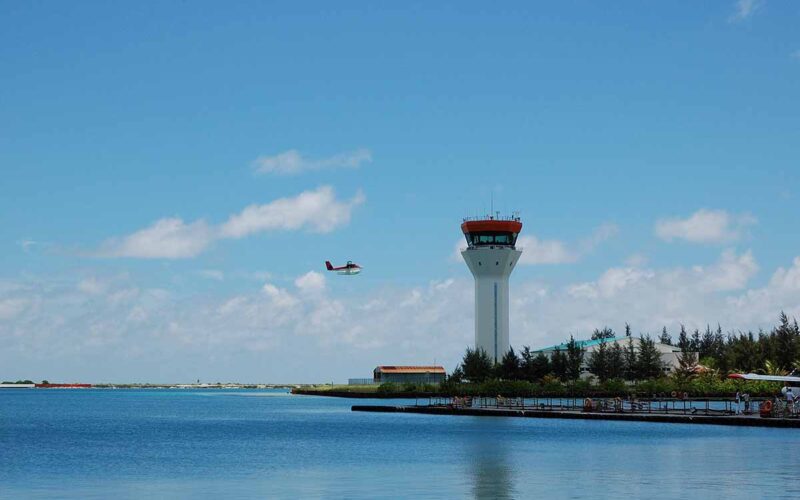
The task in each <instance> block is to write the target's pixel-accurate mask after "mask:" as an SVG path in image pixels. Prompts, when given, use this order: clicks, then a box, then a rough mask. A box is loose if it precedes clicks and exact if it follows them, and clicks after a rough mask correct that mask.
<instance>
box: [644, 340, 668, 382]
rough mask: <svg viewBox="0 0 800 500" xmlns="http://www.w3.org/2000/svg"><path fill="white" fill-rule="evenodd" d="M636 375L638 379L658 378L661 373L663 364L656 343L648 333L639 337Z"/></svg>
mask: <svg viewBox="0 0 800 500" xmlns="http://www.w3.org/2000/svg"><path fill="white" fill-rule="evenodd" d="M638 358H639V359H638V363H637V365H638V370H637V372H638V376H639V378H640V379H653V378H659V377H660V376H661V375H662V374H663V368H664V364H663V363H662V362H661V354H660V353H659V352H658V349H656V343H655V342H654V341H653V340H652V339H651V338H650V336H649V335H644V336H641V337H639V352H638Z"/></svg>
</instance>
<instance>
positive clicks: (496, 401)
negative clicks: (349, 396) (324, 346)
mask: <svg viewBox="0 0 800 500" xmlns="http://www.w3.org/2000/svg"><path fill="white" fill-rule="evenodd" d="M766 401H770V407H771V408H772V410H771V412H770V415H769V416H775V417H783V418H800V403H798V404H797V405H792V406H788V405H786V404H785V403H782V402H781V401H778V400H770V399H761V398H753V399H751V400H750V402H749V404H746V403H745V402H740V403H738V404H737V403H736V402H735V401H734V400H732V399H726V398H642V399H623V398H596V399H592V398H553V397H526V398H522V397H517V398H505V397H502V396H498V397H469V396H466V397H431V398H427V400H425V399H418V400H417V402H416V404H417V406H438V407H447V408H453V409H459V408H463V409H466V408H476V409H489V410H491V409H498V410H510V409H511V410H513V409H517V410H536V411H553V412H558V411H561V412H563V411H576V412H577V411H581V412H592V413H637V414H642V413H649V414H662V415H709V416H710V415H714V416H724V415H738V414H743V415H758V414H759V410H760V409H761V405H762V404H764V403H765V402H766Z"/></svg>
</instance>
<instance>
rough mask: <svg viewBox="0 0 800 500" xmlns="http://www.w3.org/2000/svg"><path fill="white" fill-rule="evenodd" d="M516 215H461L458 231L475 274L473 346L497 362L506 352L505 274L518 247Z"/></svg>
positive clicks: (468, 263)
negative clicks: (468, 216) (463, 238)
mask: <svg viewBox="0 0 800 500" xmlns="http://www.w3.org/2000/svg"><path fill="white" fill-rule="evenodd" d="M521 230H522V222H521V221H520V218H519V217H516V216H513V217H508V218H501V217H495V216H487V217H484V218H480V219H464V222H463V223H462V224H461V231H463V232H464V236H465V237H466V238H467V245H468V247H467V248H466V249H465V250H463V251H462V252H461V255H462V256H463V257H464V260H465V261H467V266H469V270H470V271H472V276H474V277H475V349H483V350H484V351H486V354H488V355H489V359H491V360H492V361H494V362H495V363H498V362H500V360H501V359H502V358H503V355H505V353H507V352H508V346H509V343H508V277H509V276H510V275H511V271H513V270H514V267H515V266H516V265H517V260H519V256H520V255H522V251H520V250H517V248H516V246H515V245H516V243H517V235H519V232H520V231H521Z"/></svg>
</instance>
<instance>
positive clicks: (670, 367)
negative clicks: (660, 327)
mask: <svg viewBox="0 0 800 500" xmlns="http://www.w3.org/2000/svg"><path fill="white" fill-rule="evenodd" d="M629 341H630V342H632V343H633V347H634V349H636V350H637V351H638V350H639V342H640V339H639V338H638V337H612V338H609V339H595V340H576V341H575V344H577V346H578V347H580V348H581V349H582V350H583V352H584V354H583V365H582V366H581V378H587V377H590V376H592V375H593V374H592V373H591V372H590V371H589V369H588V366H587V365H588V363H589V356H590V355H591V354H592V353H593V352H594V351H595V350H597V348H598V346H599V345H600V344H602V343H604V342H605V344H606V345H607V346H608V347H612V346H613V345H614V344H620V347H622V348H623V349H625V348H626V347H628V342H629ZM655 347H656V350H658V353H659V355H660V356H661V363H662V364H663V366H664V368H663V370H664V374H670V373H672V372H673V371H675V369H677V368H678V366H680V363H678V358H679V356H680V354H681V350H680V348H678V347H677V346H674V345H669V344H660V343H658V342H656V343H655ZM557 350H558V351H561V352H566V351H567V343H566V342H564V343H561V344H557V345H552V346H549V347H544V348H542V349H537V350H535V351H533V352H534V353H540V352H541V353H544V354H545V355H547V357H549V358H550V357H552V356H553V353H554V352H556V351H557Z"/></svg>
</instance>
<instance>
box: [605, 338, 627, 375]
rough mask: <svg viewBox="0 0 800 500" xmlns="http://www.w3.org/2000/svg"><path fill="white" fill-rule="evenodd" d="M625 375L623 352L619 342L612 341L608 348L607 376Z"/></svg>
mask: <svg viewBox="0 0 800 500" xmlns="http://www.w3.org/2000/svg"><path fill="white" fill-rule="evenodd" d="M624 377H625V353H624V352H623V350H622V346H621V345H620V342H614V343H613V344H612V345H611V348H610V349H609V350H608V378H609V379H621V378H624Z"/></svg>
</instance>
